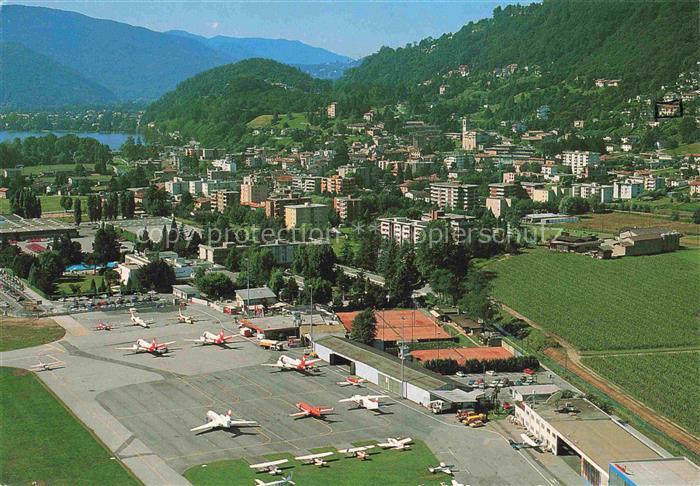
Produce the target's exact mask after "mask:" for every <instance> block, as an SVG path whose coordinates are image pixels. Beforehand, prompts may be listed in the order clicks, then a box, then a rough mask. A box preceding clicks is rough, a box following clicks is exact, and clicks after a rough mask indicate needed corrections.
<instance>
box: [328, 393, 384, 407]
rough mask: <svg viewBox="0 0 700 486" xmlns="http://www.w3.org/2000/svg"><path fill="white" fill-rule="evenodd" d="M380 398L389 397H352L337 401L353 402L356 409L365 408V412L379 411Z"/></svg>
mask: <svg viewBox="0 0 700 486" xmlns="http://www.w3.org/2000/svg"><path fill="white" fill-rule="evenodd" d="M382 398H389V395H353V396H351V397H350V398H343V399H342V400H338V402H339V403H346V402H354V403H355V405H357V408H366V409H367V410H379V407H381V403H380V402H379V400H380V399H382Z"/></svg>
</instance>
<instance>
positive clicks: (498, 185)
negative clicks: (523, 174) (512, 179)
mask: <svg viewBox="0 0 700 486" xmlns="http://www.w3.org/2000/svg"><path fill="white" fill-rule="evenodd" d="M518 190H519V187H518V185H517V184H505V183H502V182H494V183H493V184H489V197H490V198H504V197H514V196H515V195H516V194H517V193H518Z"/></svg>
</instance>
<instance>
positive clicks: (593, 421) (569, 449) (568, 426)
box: [514, 396, 661, 486]
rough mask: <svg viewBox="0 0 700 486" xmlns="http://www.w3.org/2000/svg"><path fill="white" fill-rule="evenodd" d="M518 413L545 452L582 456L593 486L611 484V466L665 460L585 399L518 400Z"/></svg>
mask: <svg viewBox="0 0 700 486" xmlns="http://www.w3.org/2000/svg"><path fill="white" fill-rule="evenodd" d="M514 410H515V415H514V416H515V420H516V421H517V423H519V424H521V425H523V426H524V427H525V428H526V429H527V431H528V433H529V434H530V436H532V437H533V439H534V440H535V441H537V442H538V443H539V444H540V447H541V448H542V449H544V450H547V451H550V452H552V453H553V454H554V455H556V456H578V457H579V460H580V472H581V476H583V479H584V480H585V481H586V482H587V484H590V485H591V486H607V485H608V478H609V476H608V474H609V473H608V469H609V464H611V463H614V462H619V461H640V460H648V459H659V458H660V457H661V456H659V454H658V453H657V452H655V451H654V450H653V449H651V448H650V447H649V446H648V445H646V444H645V443H644V442H642V441H641V440H640V439H638V438H637V437H635V436H634V435H632V434H630V433H629V432H628V431H627V430H625V429H624V428H623V427H622V426H621V425H620V424H618V423H617V422H615V421H613V420H612V419H611V417H610V416H609V415H607V414H606V413H604V412H603V411H602V410H600V409H599V408H598V407H596V406H595V405H593V404H592V403H591V402H589V401H588V400H586V399H583V398H569V399H563V398H560V399H555V396H552V397H550V398H549V399H547V400H546V401H538V400H532V399H528V400H523V401H516V402H515V407H514Z"/></svg>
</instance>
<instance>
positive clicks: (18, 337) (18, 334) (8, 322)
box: [0, 317, 66, 448]
mask: <svg viewBox="0 0 700 486" xmlns="http://www.w3.org/2000/svg"><path fill="white" fill-rule="evenodd" d="M65 333H66V332H65V330H64V329H63V328H62V327H61V326H59V325H58V324H56V323H55V322H54V321H53V320H52V319H27V318H12V317H2V318H1V319H0V337H2V339H0V351H10V350H12V349H20V348H30V347H32V346H38V345H40V344H44V343H50V342H52V341H56V340H58V339H61V338H62V337H63V335H64V334H65ZM0 448H1V447H0Z"/></svg>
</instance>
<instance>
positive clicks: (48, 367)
mask: <svg viewBox="0 0 700 486" xmlns="http://www.w3.org/2000/svg"><path fill="white" fill-rule="evenodd" d="M65 367H66V364H65V363H63V362H62V361H54V362H53V363H44V362H43V361H39V364H35V365H34V366H31V367H30V368H29V369H30V370H31V371H34V372H38V371H52V370H57V369H60V368H65Z"/></svg>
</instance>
